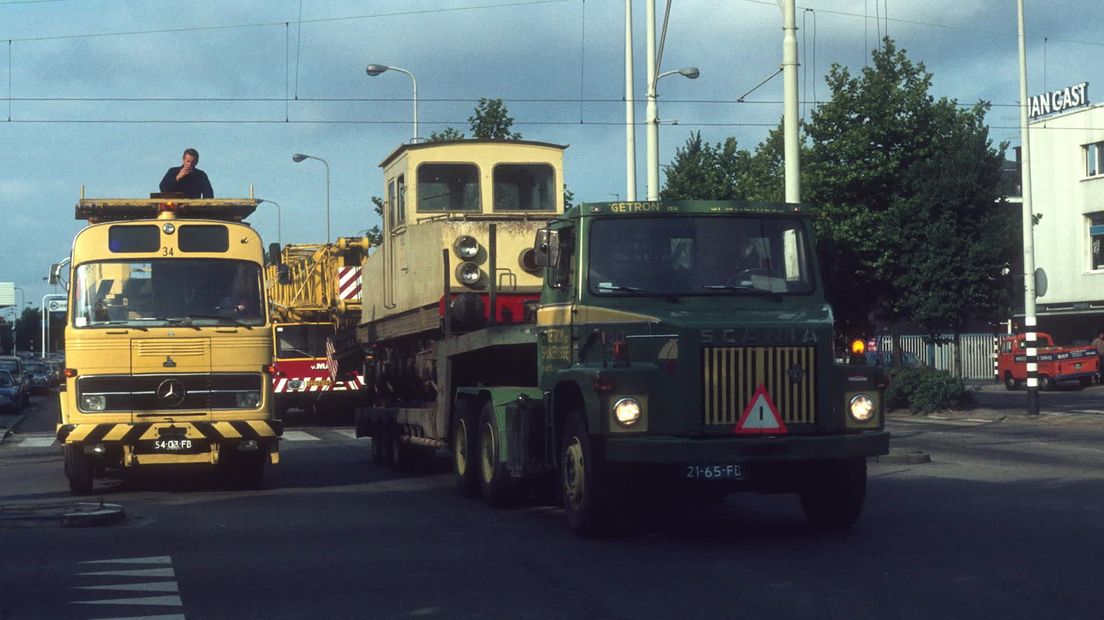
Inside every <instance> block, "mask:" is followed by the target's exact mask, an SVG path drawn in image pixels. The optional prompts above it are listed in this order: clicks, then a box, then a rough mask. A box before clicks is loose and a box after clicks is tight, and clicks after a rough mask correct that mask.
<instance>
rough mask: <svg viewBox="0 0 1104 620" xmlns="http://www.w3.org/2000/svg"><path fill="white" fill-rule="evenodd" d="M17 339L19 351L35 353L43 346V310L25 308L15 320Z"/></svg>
mask: <svg viewBox="0 0 1104 620" xmlns="http://www.w3.org/2000/svg"><path fill="white" fill-rule="evenodd" d="M15 338H16V342H15V344H16V348H17V349H18V350H19V351H35V350H37V348H38V347H41V346H42V310H40V309H38V308H33V307H31V308H23V312H22V313H21V314H20V315H19V318H18V319H16V320H15Z"/></svg>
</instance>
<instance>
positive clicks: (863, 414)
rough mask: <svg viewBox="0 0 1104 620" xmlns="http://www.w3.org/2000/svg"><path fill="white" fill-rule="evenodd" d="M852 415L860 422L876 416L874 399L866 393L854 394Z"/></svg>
mask: <svg viewBox="0 0 1104 620" xmlns="http://www.w3.org/2000/svg"><path fill="white" fill-rule="evenodd" d="M851 417H852V418H854V419H855V420H856V421H858V422H869V421H870V418H872V417H874V401H873V400H871V399H870V397H869V396H867V395H866V394H858V395H856V396H852V397H851Z"/></svg>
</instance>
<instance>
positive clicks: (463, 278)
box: [456, 263, 483, 286]
mask: <svg viewBox="0 0 1104 620" xmlns="http://www.w3.org/2000/svg"><path fill="white" fill-rule="evenodd" d="M482 278H483V272H482V271H481V270H480V269H479V265H476V264H475V263H460V264H459V265H457V266H456V279H457V280H458V281H459V282H460V283H461V284H463V285H465V286H475V285H476V284H479V281H480V280H481V279H482Z"/></svg>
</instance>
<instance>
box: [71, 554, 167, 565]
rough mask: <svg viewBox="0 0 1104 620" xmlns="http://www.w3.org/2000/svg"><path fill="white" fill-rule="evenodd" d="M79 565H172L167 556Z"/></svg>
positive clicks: (90, 562)
mask: <svg viewBox="0 0 1104 620" xmlns="http://www.w3.org/2000/svg"><path fill="white" fill-rule="evenodd" d="M81 564H172V558H171V557H169V556H167V555H153V556H150V557H148V558H115V559H112V560H89V561H87V562H81Z"/></svg>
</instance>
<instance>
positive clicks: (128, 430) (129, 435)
mask: <svg viewBox="0 0 1104 620" xmlns="http://www.w3.org/2000/svg"><path fill="white" fill-rule="evenodd" d="M281 434H283V424H282V423H281V422H280V421H278V420H245V421H227V422H151V423H138V424H127V423H117V424H112V423H103V424H60V425H58V428H57V440H58V443H61V444H66V445H75V446H81V447H84V448H85V449H86V450H91V449H92V447H93V446H97V445H101V446H102V447H103V452H104V453H105V454H107V453H112V454H115V455H121V464H122V465H123V466H124V467H132V466H136V465H162V464H164V465H169V464H184V463H197V464H198V463H207V464H215V463H218V462H219V455H220V452H221V451H222V450H223V449H238V447H239V446H241V445H243V444H244V442H255V443H254V444H253V445H254V446H255V449H257V450H263V451H264V452H265V453H267V454H268V457H269V461H270V462H271V463H272V464H276V463H278V462H279V460H280V457H279V454H280V452H279V439H280V435H281ZM165 438H171V439H180V440H188V441H189V442H194V444H195V446H196V448H197V449H196V450H194V451H188V452H178V453H173V452H161V453H157V452H154V451H151V450H149V446H150V445H151V444H152V443H153V442H155V441H157V440H159V439H165Z"/></svg>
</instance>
